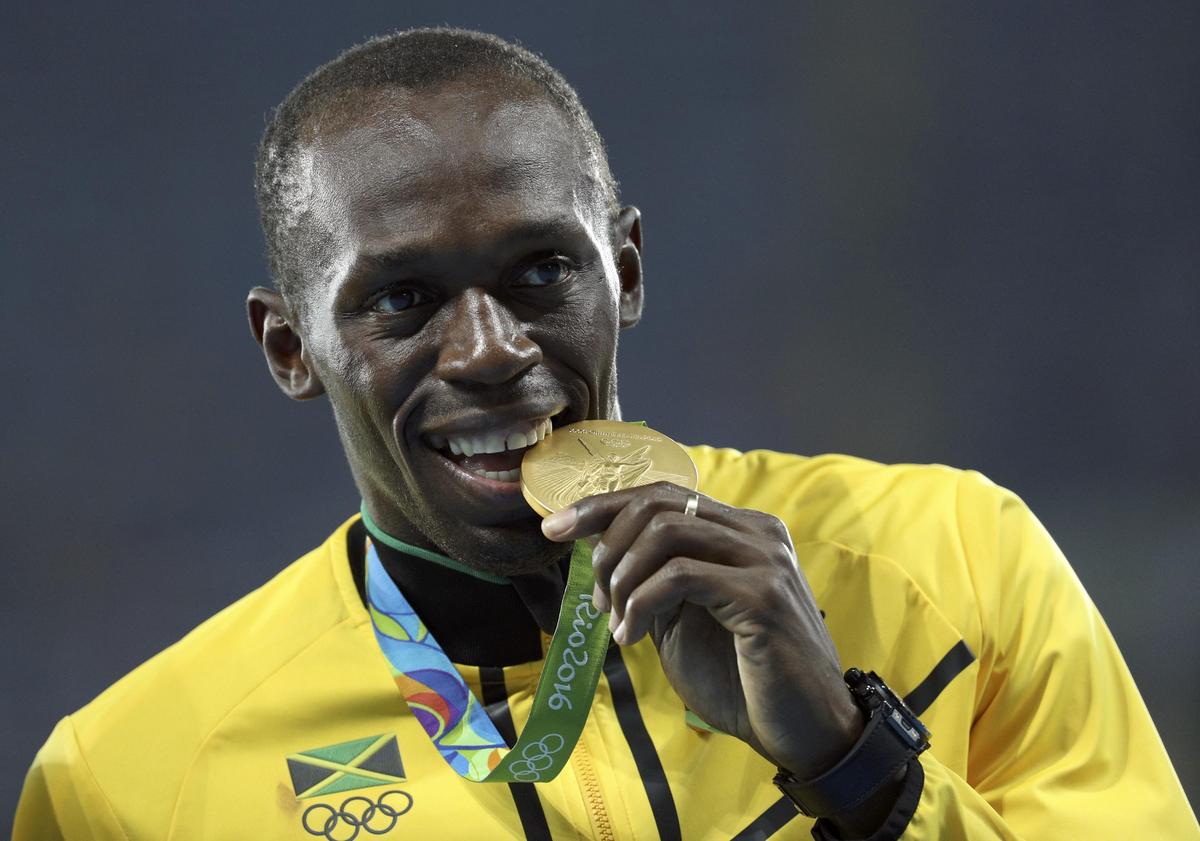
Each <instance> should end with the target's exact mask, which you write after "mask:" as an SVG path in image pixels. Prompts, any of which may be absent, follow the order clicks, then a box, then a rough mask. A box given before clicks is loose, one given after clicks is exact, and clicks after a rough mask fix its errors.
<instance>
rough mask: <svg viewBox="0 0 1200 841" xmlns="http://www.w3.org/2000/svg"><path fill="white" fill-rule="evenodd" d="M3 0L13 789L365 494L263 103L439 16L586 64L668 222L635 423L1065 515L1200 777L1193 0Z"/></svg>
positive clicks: (1, 786)
mask: <svg viewBox="0 0 1200 841" xmlns="http://www.w3.org/2000/svg"><path fill="white" fill-rule="evenodd" d="M729 5H730V4H727V3H712V4H703V3H681V4H678V5H672V4H663V3H654V4H648V3H641V2H613V3H591V4H582V3H581V4H562V3H549V2H546V3H536V4H533V3H531V4H522V5H517V4H510V3H497V2H486V1H485V0H481V1H480V2H474V3H462V4H444V3H434V2H406V3H403V4H400V3H384V2H375V3H361V2H339V3H336V4H334V3H317V2H311V0H305V2H290V3H263V4H256V3H235V2H229V0H221V2H206V3H203V4H201V3H193V4H183V3H161V2H160V3H141V4H134V3H120V4H111V3H92V4H87V5H72V4H62V3H53V4H33V3H26V4H9V6H8V7H7V8H6V10H5V12H4V15H3V25H0V47H2V50H0V61H2V62H3V77H2V79H0V108H2V109H3V115H4V117H3V141H2V146H0V167H2V170H0V247H2V257H3V260H2V263H0V266H2V270H3V287H2V291H3V298H2V303H0V342H2V345H3V346H2V348H0V350H2V353H0V366H2V368H0V374H2V382H3V396H2V397H0V406H2V409H0V411H2V413H3V414H2V423H3V426H2V429H3V445H2V459H3V462H2V467H0V469H2V476H3V482H2V486H3V505H2V507H0V533H2V535H3V539H2V540H0V546H2V547H3V555H4V556H3V565H2V569H3V586H2V587H0V609H2V618H0V636H2V638H3V639H4V641H5V643H4V645H3V649H2V650H3V653H2V655H0V657H2V658H3V659H2V660H0V674H2V675H3V678H2V679H3V687H2V693H0V728H2V730H0V738H2V740H3V741H2V743H0V748H2V749H0V813H3V814H5V815H11V813H12V809H13V807H14V806H15V802H16V797H17V793H18V790H19V787H20V782H21V779H22V776H23V774H24V771H25V768H26V767H27V765H28V762H29V761H30V759H31V758H32V756H33V754H34V752H35V751H36V749H37V747H38V745H39V744H40V743H41V741H42V740H43V739H44V738H45V736H46V734H47V733H48V732H49V731H50V729H51V727H52V726H53V724H54V722H55V721H56V720H57V719H58V718H59V717H60V716H62V715H63V714H64V713H67V712H69V711H71V710H73V709H75V708H77V707H78V706H80V705H82V704H84V703H85V702H87V701H88V700H89V699H90V698H92V697H93V696H94V695H95V694H96V693H98V692H100V691H101V690H102V689H103V688H104V687H105V686H107V685H108V684H109V683H111V682H112V681H113V680H115V679H116V678H117V677H119V676H120V675H121V674H123V673H125V672H126V671H127V670H129V669H130V668H132V667H133V666H135V665H137V664H138V663H139V662H141V661H142V660H144V659H145V658H147V657H149V656H150V655H152V654H153V653H155V652H156V651H158V650H160V649H161V648H163V647H164V646H166V645H167V644H169V643H170V642H172V641H174V640H175V639H177V638H178V637H179V636H181V635H182V634H184V633H185V632H186V631H187V630H189V629H190V628H192V627H193V626H194V625H196V624H197V623H198V622H200V621H201V620H202V619H204V618H205V617H207V616H209V615H211V614H212V613H214V612H215V611H217V610H218V609H220V608H221V607H223V606H224V605H226V604H228V603H229V602H231V601H232V600H234V599H235V598H237V597H238V596H239V595H241V594H243V593H245V592H247V591H248V590H250V589H251V588H253V587H255V586H257V585H258V584H259V583H261V582H262V581H264V580H266V579H267V578H268V577H270V576H271V575H272V574H273V573H274V572H275V571H276V570H277V569H279V568H280V567H281V566H283V565H284V564H285V563H287V562H289V561H290V560H292V559H293V558H294V557H296V556H298V555H299V554H301V553H302V552H303V551H305V550H306V549H308V548H309V547H311V546H313V545H314V544H316V543H317V542H319V541H320V540H321V539H322V538H323V537H324V536H325V535H326V534H327V532H329V531H330V530H331V529H332V528H333V527H334V526H336V525H337V524H338V523H340V522H341V520H342V519H343V518H344V517H346V516H348V515H349V514H350V513H352V512H353V511H354V510H355V508H356V505H357V498H356V495H355V492H354V488H353V486H352V484H351V482H350V479H349V475H348V472H347V470H346V468H345V465H344V462H343V458H342V454H341V450H340V447H339V444H338V442H337V439H336V437H335V432H334V428H333V424H332V422H331V418H330V415H329V412H328V409H327V407H326V406H325V404H323V403H321V402H314V403H312V404H305V405H300V404H293V403H290V402H288V401H287V400H286V399H285V398H284V397H282V396H281V395H280V394H279V392H278V391H277V390H276V389H275V387H274V385H273V384H272V383H271V381H270V379H269V378H268V375H267V372H266V369H265V366H264V364H263V361H262V359H261V356H260V354H259V352H258V350H257V348H256V346H255V345H254V344H253V342H252V341H251V339H250V335H249V332H248V330H247V327H246V324H245V319H244V316H243V304H242V302H243V299H244V293H245V291H246V290H247V289H248V288H249V287H250V286H251V285H254V284H259V283H263V282H264V281H265V280H266V269H265V263H264V260H263V257H262V251H263V246H262V241H261V235H260V233H259V230H258V223H257V218H256V211H255V207H254V199H253V193H252V190H251V171H252V163H251V162H252V158H253V154H254V148H255V144H256V142H257V140H258V136H259V134H260V132H261V130H262V128H263V125H264V120H265V117H266V114H267V111H268V109H269V108H270V107H271V106H273V105H274V104H276V103H277V102H278V101H279V100H280V99H281V98H282V97H283V96H284V95H285V94H286V93H287V91H288V90H289V89H290V87H291V86H292V85H293V84H294V83H295V82H296V81H298V80H299V78H301V77H302V76H303V75H304V74H305V73H306V72H308V71H309V70H310V69H312V68H314V67H315V66H316V65H317V64H319V63H321V62H323V61H325V60H327V59H329V58H331V57H333V56H334V55H335V54H336V53H337V52H338V51H339V50H340V49H341V48H343V47H346V46H348V45H350V44H352V43H355V42H357V41H359V40H361V39H362V38H364V37H366V36H368V35H371V34H375V33H380V32H383V31H387V30H391V29H395V28H401V27H405V26H411V25H419V24H435V23H451V24H454V25H462V26H471V27H477V28H481V29H486V30H490V31H493V32H496V33H498V34H500V35H503V36H506V37H510V38H517V39H519V40H521V41H522V42H523V43H525V44H526V45H528V46H530V47H532V48H533V49H535V50H537V51H539V52H541V53H542V54H543V55H545V56H546V58H547V59H549V60H550V61H551V63H553V64H554V65H556V66H557V67H559V68H560V69H561V70H562V71H563V72H564V73H565V75H566V76H567V78H568V79H569V80H571V81H572V82H573V83H575V84H576V85H577V86H578V88H579V90H580V91H581V94H582V96H583V99H584V102H585V103H586V104H587V105H588V106H589V108H590V109H591V111H592V114H593V116H594V118H595V122H596V124H597V126H598V127H599V129H600V131H601V133H602V134H603V135H604V137H605V138H606V139H607V141H608V144H609V147H610V150H611V157H612V164H613V168H614V170H615V172H616V174H617V177H618V178H619V179H620V180H621V182H622V185H623V190H624V197H625V198H626V199H627V200H628V201H630V202H633V203H636V204H638V205H639V206H640V207H641V209H642V211H643V213H644V220H645V236H646V253H645V261H646V271H647V312H646V317H645V320H644V321H643V323H642V325H640V326H639V327H638V328H637V329H636V330H634V331H632V332H631V333H628V334H626V337H625V339H624V344H623V346H622V352H621V361H622V380H621V384H622V395H623V404H624V408H625V411H626V415H627V416H628V417H634V418H645V419H647V420H649V421H650V422H651V423H652V424H653V425H654V426H656V427H658V428H660V429H662V430H665V431H668V432H670V433H671V434H672V435H673V436H674V437H676V438H678V439H680V440H683V441H686V442H689V443H696V442H707V443H713V444H721V445H731V446H736V447H740V448H753V447H770V448H774V449H779V450H786V451H794V452H803V453H818V452H825V451H843V452H849V453H854V454H858V455H862V456H867V457H870V458H875V459H881V460H886V461H913V462H929V461H936V462H942V463H947V464H952V465H956V466H963V467H973V468H977V469H980V470H982V471H984V472H986V473H987V474H988V475H990V476H991V477H993V478H994V479H995V480H997V481H998V482H1001V483H1003V484H1005V485H1007V486H1009V487H1011V488H1013V489H1014V490H1016V491H1017V492H1018V493H1019V494H1021V495H1022V496H1023V497H1024V498H1025V499H1026V501H1028V502H1029V504H1030V505H1031V506H1032V507H1033V509H1034V510H1035V511H1036V512H1038V513H1039V514H1040V516H1041V517H1042V519H1043V520H1044V521H1045V522H1046V524H1047V525H1048V527H1049V528H1050V531H1051V532H1052V533H1053V534H1054V535H1056V536H1057V538H1058V540H1059V542H1060V543H1061V545H1062V546H1063V547H1064V549H1065V550H1066V552H1067V555H1068V556H1069V557H1070V558H1071V559H1072V561H1073V563H1074V565H1075V567H1076V569H1077V570H1078V573H1079V575H1080V577H1081V578H1082V580H1083V581H1084V583H1085V585H1086V586H1087V588H1088V589H1089V591H1090V592H1091V594H1092V596H1093V597H1094V598H1095V600H1096V601H1097V602H1098V603H1099V605H1100V608H1101V610H1102V611H1103V613H1104V615H1105V617H1106V619H1107V621H1108V622H1109V624H1110V626H1111V628H1112V630H1113V632H1114V633H1115V635H1116V638H1117V640H1118V642H1119V644H1120V645H1121V647H1122V649H1123V650H1124V652H1125V654H1126V657H1127V659H1128V661H1129V664H1130V667H1131V668H1132V670H1133V673H1134V676H1135V678H1136V679H1137V681H1138V684H1139V686H1140V687H1141V689H1142V692H1143V694H1144V696H1145V698H1146V701H1147V703H1148V704H1149V706H1150V709H1151V711H1152V713H1153V715H1154V718H1155V720H1156V722H1157V724H1158V726H1159V728H1160V731H1161V733H1162V736H1163V739H1164V740H1165V742H1166V744H1167V747H1168V749H1169V751H1170V752H1171V755H1172V756H1173V758H1174V760H1175V763H1176V767H1177V769H1178V771H1179V773H1180V776H1181V777H1182V778H1183V780H1184V782H1185V785H1186V786H1187V787H1188V790H1189V792H1190V794H1191V796H1192V798H1193V801H1195V799H1196V795H1197V793H1198V792H1200V725H1198V724H1197V721H1198V718H1197V716H1196V713H1195V709H1196V701H1197V698H1200V667H1198V665H1197V660H1198V658H1197V643H1196V640H1197V639H1198V638H1200V611H1197V610H1196V608H1195V602H1196V595H1195V594H1196V591H1197V587H1198V586H1200V563H1198V562H1200V481H1198V476H1200V435H1198V430H1200V364H1198V360H1200V283H1198V282H1197V281H1198V271H1197V266H1198V265H1200V96H1198V95H1200V50H1198V49H1197V47H1196V45H1197V43H1198V37H1200V6H1197V5H1196V4H1195V3H1189V2H1178V3H1172V2H1160V1H1159V0H1150V2H1142V3H1133V4H1130V3H1121V4H1118V3H1094V2H1075V3H1070V2H1067V3H1055V4H1045V3H1040V2H1009V3H1003V4H1000V3H997V4H991V7H990V8H982V7H980V6H979V5H978V4H966V5H964V4H955V3H932V4H930V3H923V4H915V3H914V4H909V3H888V4H858V3H855V4H849V3H797V2H794V0H792V1H791V2H775V3H756V4H746V5H745V6H744V7H743V9H742V11H739V12H729V11H727V9H728V7H729Z"/></svg>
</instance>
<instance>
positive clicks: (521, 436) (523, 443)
mask: <svg viewBox="0 0 1200 841" xmlns="http://www.w3.org/2000/svg"><path fill="white" fill-rule="evenodd" d="M505 444H506V446H507V447H508V449H510V450H519V449H521V448H522V447H528V446H529V441H528V440H527V439H526V438H525V433H524V432H513V433H510V434H509V436H508V440H507V441H505Z"/></svg>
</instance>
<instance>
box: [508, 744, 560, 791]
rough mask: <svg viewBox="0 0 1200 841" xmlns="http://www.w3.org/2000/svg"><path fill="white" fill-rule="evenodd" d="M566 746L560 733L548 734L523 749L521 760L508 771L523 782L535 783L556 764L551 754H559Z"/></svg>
mask: <svg viewBox="0 0 1200 841" xmlns="http://www.w3.org/2000/svg"><path fill="white" fill-rule="evenodd" d="M564 744H566V742H565V740H564V739H563V737H562V736H561V735H559V734H558V733H547V734H546V735H545V736H543V737H542V738H540V739H538V740H537V741H536V742H530V743H529V744H527V745H526V746H525V747H524V748H522V749H521V756H522V758H521V759H518V760H517V761H516V762H514V763H513V764H512V765H509V766H508V770H509V771H511V772H512V775H513V776H514V777H516V778H517V779H518V780H521V781H522V782H533V781H536V780H539V779H541V777H542V772H543V771H545V770H546V769H547V768H549V767H550V766H551V765H553V764H554V761H553V760H552V759H551V758H550V755H551V754H554V753H558V752H559V751H560V750H562V749H563V745H564Z"/></svg>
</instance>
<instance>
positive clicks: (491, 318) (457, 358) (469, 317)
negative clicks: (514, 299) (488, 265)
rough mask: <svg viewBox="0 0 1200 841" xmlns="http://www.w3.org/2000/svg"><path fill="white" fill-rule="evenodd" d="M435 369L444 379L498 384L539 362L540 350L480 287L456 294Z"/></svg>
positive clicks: (498, 303)
mask: <svg viewBox="0 0 1200 841" xmlns="http://www.w3.org/2000/svg"><path fill="white" fill-rule="evenodd" d="M444 336H445V338H444V340H443V343H442V349H441V352H440V353H439V354H438V361H437V368H436V372H437V375H438V376H439V377H441V378H442V379H443V380H454V381H459V382H468V383H477V384H482V385H499V384H500V383H506V382H508V381H509V380H511V379H513V378H515V377H516V376H518V375H519V374H520V373H521V372H523V371H525V370H526V369H528V368H530V367H532V366H534V365H536V364H538V363H539V362H541V361H542V349H541V348H540V347H538V345H537V343H536V342H534V341H532V340H531V339H530V338H529V337H528V336H526V335H525V332H524V329H523V327H522V325H521V323H520V321H518V320H517V319H516V318H514V317H513V314H512V313H511V312H510V311H509V310H508V308H507V307H505V306H504V305H503V304H501V303H500V302H499V301H497V300H496V299H495V298H493V297H492V296H491V295H489V294H488V293H487V292H485V291H484V290H482V289H479V288H476V287H472V288H470V289H467V290H466V291H465V292H463V293H462V294H461V295H459V298H458V301H457V303H456V305H455V307H454V309H453V311H452V313H451V316H450V321H449V323H448V325H447V327H446V332H445V334H444Z"/></svg>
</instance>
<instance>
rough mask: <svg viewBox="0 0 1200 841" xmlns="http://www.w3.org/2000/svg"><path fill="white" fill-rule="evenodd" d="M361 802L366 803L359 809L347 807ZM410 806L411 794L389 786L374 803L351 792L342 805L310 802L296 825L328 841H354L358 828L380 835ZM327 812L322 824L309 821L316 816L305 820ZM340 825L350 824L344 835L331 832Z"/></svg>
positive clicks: (314, 820) (316, 819)
mask: <svg viewBox="0 0 1200 841" xmlns="http://www.w3.org/2000/svg"><path fill="white" fill-rule="evenodd" d="M393 795H395V797H394V798H393V799H392V802H391V803H389V802H387V801H388V798H389V797H392V796H393ZM400 797H403V798H404V800H405V803H404V805H403V807H400V805H399V800H398V798H400ZM357 802H362V803H365V804H367V805H366V806H365V807H364V808H363V809H361V810H359V809H351V808H350V806H351V804H352V803H357ZM412 806H413V798H412V795H411V794H409V793H408V792H406V791H401V790H400V789H398V788H397V789H392V790H391V791H385V792H384V793H383V794H381V795H379V800H378V802H375V801H372V800H371V798H369V797H363V796H362V795H355V796H354V797H347V798H346V799H345V800H343V801H342V805H341V806H339V807H338V808H336V809H335V808H333V807H332V806H330V805H329V804H327V803H314V804H313V805H311V806H309V807H308V808H307V809H305V810H304V814H303V815H301V817H300V824H301V825H302V826H303V827H304V831H305V832H307V833H308V834H309V835H316V836H318V837H324V838H326V839H328V841H354V839H355V838H357V837H358V833H359V831H360V830H364V829H365V830H366V831H367V833H368V834H370V835H383V834H384V833H385V832H389V831H391V829H392V827H394V826H395V825H396V819H397V818H399V817H400V816H401V815H403V814H405V813H406V812H407V811H408V810H409V809H411V808H412ZM323 812H328V813H329V814H328V816H326V818H325V820H324V822H323V823H321V824H320V825H319V826H317V827H314V826H313V824H314V823H316V821H318V820H320V818H319V817H317V818H314V819H313V820H310V819H309V816H310V815H313V814H314V813H318V814H320V813H323ZM342 824H345V825H346V826H348V827H350V829H349V831H348V833H347V834H344V835H335V834H334V833H335V832H336V831H337V829H338V827H339V826H341V825H342Z"/></svg>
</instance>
